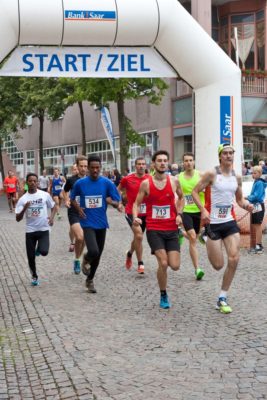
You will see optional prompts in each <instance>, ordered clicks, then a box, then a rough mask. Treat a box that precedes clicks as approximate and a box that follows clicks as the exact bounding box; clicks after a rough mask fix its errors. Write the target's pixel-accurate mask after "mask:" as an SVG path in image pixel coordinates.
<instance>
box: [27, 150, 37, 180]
mask: <svg viewBox="0 0 267 400" xmlns="http://www.w3.org/2000/svg"><path fill="white" fill-rule="evenodd" d="M34 171H35V160H34V150H29V151H26V170H25V173H26V175H27V174H28V172H34Z"/></svg>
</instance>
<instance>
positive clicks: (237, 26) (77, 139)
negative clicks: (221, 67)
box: [4, 0, 267, 177]
mask: <svg viewBox="0 0 267 400" xmlns="http://www.w3.org/2000/svg"><path fill="white" fill-rule="evenodd" d="M180 2H181V3H182V4H183V6H184V7H185V8H186V9H187V11H188V12H189V13H191V15H192V16H193V17H194V18H195V19H196V20H197V21H198V22H199V23H200V24H201V25H202V27H203V28H204V29H205V30H206V32H207V33H208V34H209V35H210V36H212V38H213V39H214V40H215V41H216V42H217V43H218V45H219V46H221V47H222V48H223V50H224V51H225V52H226V53H227V54H228V56H229V57H230V58H232V60H233V61H234V62H236V63H238V65H239V67H240V68H241V69H242V120H243V141H244V161H252V160H253V159H254V160H255V159H257V158H263V159H266V158H267V73H266V69H267V51H266V43H267V0H234V1H227V0H226V1H225V0H201V1H199V0H191V1H188V0H181V1H180ZM181 40H182V39H181ZM192 51H194V49H192ZM181 57H182V55H181ZM178 72H179V71H178ZM181 78H182V77H181ZM168 84H169V89H168V91H167V93H166V95H165V97H164V99H163V101H162V104H161V105H160V106H154V105H151V104H149V103H148V101H147V99H146V97H145V96H143V97H141V98H140V99H137V100H133V101H128V102H127V103H126V105H125V111H126V114H127V116H128V117H129V118H130V119H131V121H132V124H133V127H134V129H135V130H136V131H137V132H138V133H139V134H140V135H142V136H143V137H144V139H145V143H146V145H145V146H144V147H142V148H141V147H140V146H138V145H132V146H131V147H130V149H129V155H130V156H129V168H130V169H132V168H133V163H134V159H135V158H136V157H138V156H140V155H143V156H144V157H145V158H146V160H147V163H148V164H149V163H150V160H151V155H152V153H153V152H154V151H156V150H157V149H158V148H164V149H166V150H168V151H169V152H170V155H171V161H176V162H179V161H181V160H182V155H183V153H184V152H185V151H194V93H193V91H192V88H191V87H190V86H189V85H188V84H187V83H186V82H184V81H183V80H182V79H181V80H176V79H171V80H169V81H168ZM84 111H85V124H86V142H87V148H86V150H87V154H88V155H89V154H92V153H97V154H99V155H100V157H101V160H102V164H103V168H104V169H107V170H111V169H112V168H114V167H115V166H117V167H118V168H119V169H120V155H119V138H118V118H117V110H116V105H115V104H111V105H110V112H111V119H112V124H113V130H114V133H115V137H116V139H115V159H114V158H113V155H112V152H111V149H110V145H109V142H108V140H107V138H106V136H105V132H104V129H103V127H102V124H101V120H100V111H99V110H97V109H95V108H94V107H93V106H90V105H89V104H88V103H84ZM27 125H28V127H27V129H25V130H24V131H22V132H21V134H20V137H19V138H15V137H14V136H12V135H11V137H10V138H9V140H7V141H6V143H5V145H4V150H5V152H6V155H7V156H8V157H9V159H10V160H11V161H12V163H13V165H14V168H16V170H17V173H18V174H19V175H20V176H21V177H24V176H25V175H26V174H27V172H29V171H35V172H36V173H40V171H39V167H38V165H39V156H38V129H39V126H38V125H39V122H38V120H35V119H34V120H32V119H31V118H30V117H29V119H28V121H27ZM207 126H208V124H207ZM80 153H81V125H80V117H79V109H78V105H77V104H76V105H74V106H73V107H70V108H69V109H68V110H67V111H66V113H65V115H64V116H63V117H62V118H60V119H59V120H57V121H54V122H52V121H49V120H46V121H45V127H44V163H45V167H46V168H47V170H48V173H49V174H51V173H52V170H53V167H55V166H57V167H59V168H60V170H61V171H62V172H63V173H69V172H70V167H71V165H72V163H74V161H75V157H76V155H77V154H80Z"/></svg>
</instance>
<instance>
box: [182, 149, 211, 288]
mask: <svg viewBox="0 0 267 400" xmlns="http://www.w3.org/2000/svg"><path fill="white" fill-rule="evenodd" d="M183 165H184V172H181V173H180V174H179V181H180V185H181V188H182V191H183V194H184V200H185V206H184V208H183V214H182V220H183V225H184V229H185V231H186V234H185V237H186V238H187V239H188V240H189V253H190V257H191V260H192V262H193V266H194V268H195V277H196V279H197V280H201V279H202V278H203V276H204V271H203V269H202V268H200V267H199V265H198V251H197V238H198V235H199V231H200V221H201V213H200V210H199V208H198V207H197V205H196V204H195V202H194V200H193V197H192V190H193V189H194V187H195V186H196V185H197V183H198V181H199V180H200V173H199V172H198V171H197V170H195V160H194V154H193V153H185V154H184V155H183ZM199 195H200V199H201V202H202V204H203V205H204V203H205V199H204V193H203V192H201V193H200V194H199Z"/></svg>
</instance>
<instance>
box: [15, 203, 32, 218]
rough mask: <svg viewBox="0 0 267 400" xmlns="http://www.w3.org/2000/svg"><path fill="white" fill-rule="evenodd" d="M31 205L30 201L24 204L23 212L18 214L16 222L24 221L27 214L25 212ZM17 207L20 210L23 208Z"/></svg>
mask: <svg viewBox="0 0 267 400" xmlns="http://www.w3.org/2000/svg"><path fill="white" fill-rule="evenodd" d="M30 204H31V202H30V201H27V202H26V203H25V204H24V206H23V208H22V210H21V211H20V212H19V213H16V221H17V222H20V221H21V220H22V219H23V217H24V213H25V211H26V210H27V208H28V207H29V205H30ZM17 207H18V208H21V207H22V206H21V207H20V205H19V204H18V206H17Z"/></svg>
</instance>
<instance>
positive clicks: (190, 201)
mask: <svg viewBox="0 0 267 400" xmlns="http://www.w3.org/2000/svg"><path fill="white" fill-rule="evenodd" d="M184 197H185V204H186V205H187V206H189V205H191V204H195V202H194V199H193V196H192V195H191V194H186V195H185V196H184Z"/></svg>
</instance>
